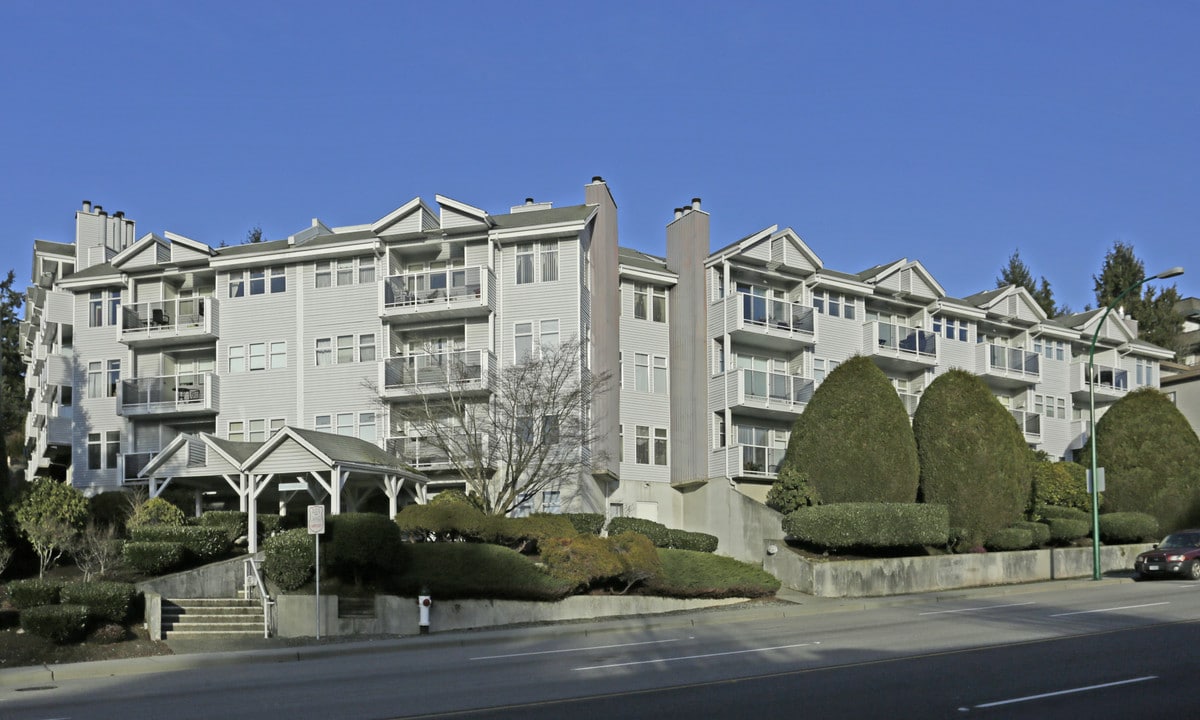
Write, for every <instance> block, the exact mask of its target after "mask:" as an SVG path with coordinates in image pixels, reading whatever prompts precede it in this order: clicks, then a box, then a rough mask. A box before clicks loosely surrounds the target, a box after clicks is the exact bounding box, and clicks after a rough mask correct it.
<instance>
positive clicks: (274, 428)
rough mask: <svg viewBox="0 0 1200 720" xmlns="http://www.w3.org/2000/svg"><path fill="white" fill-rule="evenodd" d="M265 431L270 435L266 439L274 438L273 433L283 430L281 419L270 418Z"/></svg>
mask: <svg viewBox="0 0 1200 720" xmlns="http://www.w3.org/2000/svg"><path fill="white" fill-rule="evenodd" d="M267 429H268V432H269V433H270V434H269V435H268V437H275V433H277V432H279V431H280V430H282V429H283V418H271V422H270V423H269V424H268V428H267Z"/></svg>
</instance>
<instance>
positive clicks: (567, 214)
mask: <svg viewBox="0 0 1200 720" xmlns="http://www.w3.org/2000/svg"><path fill="white" fill-rule="evenodd" d="M594 212H596V208H595V206H592V205H568V206H566V207H560V208H550V209H549V210H529V211H526V212H517V213H507V214H505V215H489V216H488V217H490V218H491V219H492V222H493V226H494V227H495V228H497V229H502V230H507V229H513V228H525V227H536V226H538V225H557V224H559V223H573V222H574V223H578V222H583V221H585V220H587V219H588V218H590V217H591V216H592V213H594Z"/></svg>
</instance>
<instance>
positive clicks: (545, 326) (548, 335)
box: [538, 320, 558, 348]
mask: <svg viewBox="0 0 1200 720" xmlns="http://www.w3.org/2000/svg"><path fill="white" fill-rule="evenodd" d="M541 331H542V333H541V338H539V342H538V344H539V345H540V346H541V347H543V348H556V347H558V321H557V320H543V321H542V323H541Z"/></svg>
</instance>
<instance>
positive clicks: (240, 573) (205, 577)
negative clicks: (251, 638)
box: [137, 555, 249, 598]
mask: <svg viewBox="0 0 1200 720" xmlns="http://www.w3.org/2000/svg"><path fill="white" fill-rule="evenodd" d="M247 557H249V556H248V555H241V556H239V557H235V558H231V559H229V560H222V561H220V562H215V563H212V564H210V565H205V566H203V567H198V568H192V569H191V570H184V571H183V572H177V573H172V574H170V575H163V576H162V577H157V578H154V579H152V580H145V581H143V582H140V583H138V584H137V589H138V590H141V591H142V592H144V593H147V594H149V593H152V592H153V593H158V594H159V595H162V596H163V597H167V598H232V597H237V596H238V592H239V591H240V590H241V589H242V584H243V583H244V582H245V577H244V573H245V569H244V563H245V561H246V558H247Z"/></svg>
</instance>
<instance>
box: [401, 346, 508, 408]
mask: <svg viewBox="0 0 1200 720" xmlns="http://www.w3.org/2000/svg"><path fill="white" fill-rule="evenodd" d="M496 367H497V364H496V356H495V355H493V354H492V353H490V352H487V351H485V350H459V351H455V352H446V353H430V354H421V355H408V356H405V357H395V358H388V359H386V360H384V361H383V362H382V363H380V375H381V377H380V382H379V387H380V391H381V395H382V396H383V398H384V399H385V400H405V399H410V400H411V399H421V398H428V397H438V396H441V397H445V396H449V395H452V394H453V395H460V394H485V393H487V392H488V391H489V389H490V388H491V386H492V384H493V377H494V375H495V372H496Z"/></svg>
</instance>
